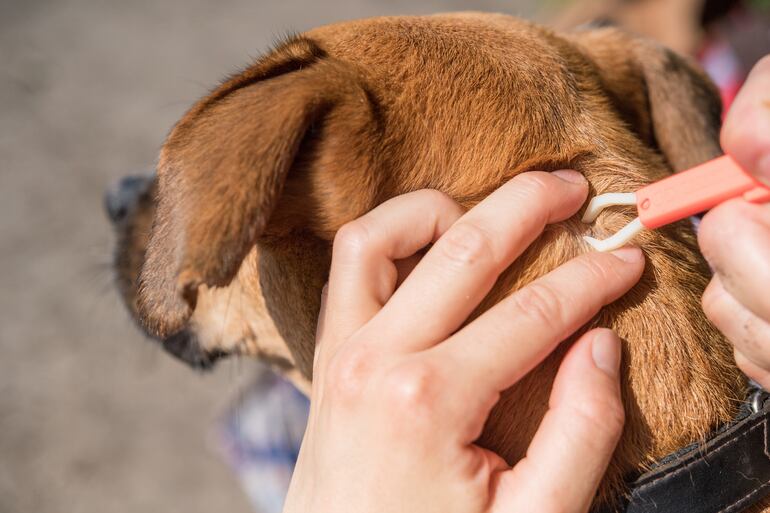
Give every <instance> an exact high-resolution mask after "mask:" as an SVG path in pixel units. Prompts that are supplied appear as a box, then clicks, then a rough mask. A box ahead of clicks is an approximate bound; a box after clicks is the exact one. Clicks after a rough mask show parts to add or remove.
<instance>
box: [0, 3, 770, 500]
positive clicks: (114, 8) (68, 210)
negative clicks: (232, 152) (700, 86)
mask: <svg viewBox="0 0 770 513" xmlns="http://www.w3.org/2000/svg"><path fill="white" fill-rule="evenodd" d="M708 3H709V5H711V7H712V10H711V11H708V10H704V7H703V4H704V2H703V1H702V0H665V2H664V1H661V0H649V1H644V0H639V1H630V0H615V1H613V0H607V1H599V0H597V1H578V2H568V1H566V0H564V1H558V0H551V1H549V2H545V3H544V2H536V1H534V0H531V1H528V0H508V1H502V0H500V1H498V0H479V1H460V0H448V1H439V0H418V1H415V0H409V1H407V0H388V1H386V0H345V1H343V0H333V1H324V2H321V1H312V0H281V1H280V2H266V1H261V0H219V1H215V0H163V1H160V0H135V1H122V2H118V1H112V2H108V1H96V0H48V1H45V0H18V1H14V0H0V513H21V512H24V513H29V512H35V513H49V512H51V513H53V512H57V513H58V512H61V511H67V512H69V513H79V512H99V513H117V512H136V511H164V512H169V513H173V512H177V511H179V512H186V513H197V512H208V511H210V510H212V509H215V510H217V511H228V512H230V513H247V512H251V511H255V508H254V506H253V505H252V504H251V503H250V501H249V499H248V497H247V494H246V493H245V492H244V491H243V489H242V487H241V485H240V483H239V480H238V477H237V474H236V472H234V471H233V470H231V468H229V467H228V465H227V463H226V460H227V457H226V456H225V455H224V454H223V452H225V451H224V450H223V449H222V446H223V444H222V441H221V438H222V436H221V433H222V430H223V427H222V426H227V425H228V422H232V419H236V422H237V419H238V412H237V408H238V407H239V406H238V405H239V404H243V403H244V402H243V401H239V398H242V397H247V396H248V394H249V390H250V389H251V388H252V387H254V386H255V385H254V383H255V379H264V378H263V377H260V378H257V377H256V376H262V373H261V371H260V370H259V369H258V368H257V366H256V364H255V363H254V362H250V361H245V360H236V361H228V362H225V363H223V364H220V365H219V366H218V367H217V368H216V369H215V370H214V372H211V373H206V374H201V373H196V372H194V371H192V370H190V369H189V368H188V367H187V366H185V365H183V364H181V363H178V362H177V361H176V360H174V359H172V358H171V357H169V356H167V355H166V354H164V353H163V352H162V350H161V349H160V348H159V346H158V345H157V344H154V343H152V342H150V341H147V340H145V339H144V338H143V337H142V336H141V335H140V333H139V332H138V330H137V329H136V328H135V327H134V326H133V324H132V322H131V321H130V319H129V317H128V315H127V314H126V313H125V312H124V308H123V305H122V304H121V302H120V300H119V298H118V296H117V294H116V292H115V290H114V287H113V286H112V276H111V271H110V258H111V252H112V247H111V246H112V243H113V238H112V233H111V229H110V226H109V223H108V221H107V220H106V218H105V216H104V215H103V211H102V193H103V190H104V188H105V187H106V186H107V185H108V184H110V183H112V182H114V181H115V180H117V179H118V178H119V177H121V176H123V175H125V174H127V173H135V172H142V171H147V170H151V169H152V167H153V163H154V161H155V158H156V155H157V152H158V149H159V146H160V144H161V142H162V141H163V138H164V136H165V134H166V132H167V131H168V129H169V128H170V126H171V125H172V124H173V123H174V122H175V121H176V120H177V119H178V118H179V117H180V116H181V114H182V113H183V112H184V110H185V109H186V108H187V107H188V106H189V105H190V104H191V103H192V102H193V101H194V100H196V99H197V98H198V97H200V96H202V95H203V94H205V93H206V92H207V90H208V89H209V88H211V87H212V86H214V85H215V84H216V83H217V81H218V80H219V79H220V78H222V77H224V76H225V75H226V74H228V73H230V72H232V71H234V70H235V69H237V68H238V67H239V66H242V65H244V64H246V63H248V62H249V61H250V60H251V59H252V58H253V57H254V56H256V55H258V54H259V53H260V52H261V51H264V50H265V49H267V48H268V46H269V45H270V44H271V43H272V42H274V41H275V40H276V39H277V38H279V37H281V36H283V35H284V34H286V33H287V32H294V31H302V30H304V29H308V28H311V27H313V26H317V25H320V24H324V23H329V22H333V21H338V20H343V19H349V18H359V17H368V16H375V15H383V14H418V13H433V12H441V11H452V10H485V11H497V12H505V13H509V14H516V15H520V16H524V17H528V18H531V19H536V20H539V21H549V22H552V23H554V24H555V25H558V26H562V27H564V26H570V25H575V24H579V23H583V22H586V21H590V20H591V19H594V20H600V21H602V22H609V21H614V22H618V23H622V24H624V25H627V26H629V27H631V28H632V29H633V30H635V31H637V32H642V33H648V34H649V35H651V36H652V37H656V38H658V39H660V40H662V41H664V42H666V43H667V44H670V45H672V46H674V47H675V48H676V49H677V50H679V51H680V52H683V53H689V54H692V55H694V56H696V57H698V58H699V59H700V60H701V61H702V62H703V63H704V65H706V67H707V68H708V69H709V71H710V72H711V73H712V76H714V78H715V79H716V80H717V81H718V82H719V85H720V87H721V88H722V90H723V96H724V98H725V99H726V101H729V100H730V98H731V97H732V95H734V93H735V91H737V88H738V87H739V85H740V82H741V81H742V80H743V77H745V73H746V70H747V69H748V68H749V67H750V65H751V64H752V63H753V62H754V61H755V60H756V59H757V58H758V57H759V56H761V55H762V54H763V53H766V52H768V51H770V29H768V27H770V23H768V21H767V11H766V9H767V4H768V2H767V1H763V0H757V1H754V2H708ZM757 13H759V14H757ZM661 20H665V21H666V23H662V22H661ZM234 405H235V406H234ZM241 477H242V476H241Z"/></svg>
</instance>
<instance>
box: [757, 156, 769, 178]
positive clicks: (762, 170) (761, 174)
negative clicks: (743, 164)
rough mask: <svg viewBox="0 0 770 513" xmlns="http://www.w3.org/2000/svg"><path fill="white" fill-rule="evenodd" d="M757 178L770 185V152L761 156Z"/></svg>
mask: <svg viewBox="0 0 770 513" xmlns="http://www.w3.org/2000/svg"><path fill="white" fill-rule="evenodd" d="M757 178H759V179H760V180H761V181H763V182H764V183H765V184H767V185H770V154H767V155H765V156H764V157H762V158H760V159H759V162H757Z"/></svg>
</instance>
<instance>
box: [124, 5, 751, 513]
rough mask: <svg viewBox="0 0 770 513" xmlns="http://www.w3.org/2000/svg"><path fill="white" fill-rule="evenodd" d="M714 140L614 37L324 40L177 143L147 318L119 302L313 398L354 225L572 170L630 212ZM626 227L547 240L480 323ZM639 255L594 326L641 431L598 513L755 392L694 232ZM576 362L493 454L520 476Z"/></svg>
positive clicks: (703, 106) (456, 31)
mask: <svg viewBox="0 0 770 513" xmlns="http://www.w3.org/2000/svg"><path fill="white" fill-rule="evenodd" d="M719 120H720V106H719V100H718V95H717V92H716V91H715V89H714V88H713V86H712V85H711V83H710V82H709V81H708V79H707V78H705V76H704V75H703V74H702V73H701V72H699V71H697V69H696V68H695V67H693V65H692V64H690V63H689V62H688V61H686V60H685V59H683V58H681V57H679V56H677V55H675V54H673V53H672V52H670V51H667V50H666V49H664V48H662V47H659V46H656V45H655V44H653V43H651V42H649V41H646V40H642V39H638V38H635V37H633V36H630V35H627V34H625V33H623V32H621V31H619V30H616V29H611V28H603V29H594V30H590V29H587V30H583V31H576V32H571V33H560V34H556V33H553V32H551V31H549V30H548V29H545V28H543V27H540V26H537V25H533V24H530V23H527V22H524V21H521V20H519V19H516V18H512V17H508V16H503V15H489V14H477V13H461V14H450V15H437V16H428V17H395V18H376V19H369V20H361V21H353V22H347V23H342V24H337V25H330V26H326V27H321V28H318V29H315V30H312V31H310V32H307V33H305V34H303V35H300V36H297V37H292V38H290V39H289V40H287V41H286V42H284V43H283V44H281V45H279V46H278V47H277V48H275V49H274V50H273V51H271V52H269V53H268V54H267V55H265V56H264V57H262V58H260V59H258V60H257V62H256V63H254V64H253V65H251V66H250V67H248V68H246V69H245V70H244V71H243V72H241V73H238V74H236V75H234V76H233V77H232V78H230V79H228V80H227V81H225V82H224V83H223V84H222V85H221V86H220V87H218V88H217V89H215V90H214V91H213V92H212V93H211V94H210V95H208V96H207V97H206V98H204V99H202V100H201V101H200V102H198V103H197V104H196V105H195V106H193V107H192V108H191V109H190V111H189V112H188V113H187V114H186V115H185V116H184V117H183V118H182V119H181V120H180V121H179V123H178V124H177V125H176V126H175V127H174V129H173V130H172V132H171V133H170V135H169V136H168V139H167V141H166V143H165V144H164V146H163V149H162V151H161V156H160V161H159V165H158V185H157V186H158V192H157V201H158V202H157V211H156V212H155V213H154V225H153V228H152V235H151V238H150V241H149V243H148V245H147V247H146V255H145V256H144V266H143V268H142V271H141V276H140V278H139V290H138V294H137V296H136V301H134V300H133V299H132V298H133V295H132V294H133V293H131V292H129V293H125V292H124V295H126V297H127V299H128V303H129V305H130V307H131V308H132V309H133V311H134V313H135V315H137V316H138V317H139V318H140V319H141V320H142V322H143V323H144V325H145V327H146V329H147V330H148V332H149V333H151V334H153V335H154V336H156V337H158V338H159V339H161V340H168V339H169V338H172V337H175V336H178V334H180V333H185V334H186V335H185V336H186V337H191V336H193V335H194V337H195V339H196V341H197V342H196V343H198V344H199V345H200V346H201V347H202V348H203V349H204V350H211V351H213V350H220V351H226V352H236V353H240V354H254V355H259V356H262V357H267V358H268V359H272V360H273V362H274V363H275V364H276V365H277V367H279V368H280V369H281V370H283V371H287V372H290V373H291V375H292V378H293V379H294V381H295V382H297V383H299V385H300V386H301V387H303V388H304V389H305V390H308V389H309V388H308V387H309V384H310V381H311V379H312V360H313V351H314V334H315V326H316V318H317V313H318V308H319V300H320V291H321V288H322V286H323V284H324V282H325V281H326V279H327V274H328V266H329V262H330V249H331V244H332V241H333V238H334V236H335V233H336V232H337V231H338V230H339V229H340V227H341V226H343V225H344V224H345V223H347V222H349V221H351V220H353V219H355V218H357V217H359V216H360V215H362V214H364V213H365V212H367V211H369V210H371V209H372V208H373V207H374V206H376V205H377V204H379V203H381V202H383V201H385V200H386V199H388V198H391V197H393V196H396V195H398V194H402V193H405V192H408V191H413V190H417V189H424V188H430V189H437V190H439V191H442V192H444V193H446V194H448V195H449V196H451V197H452V198H454V199H455V200H456V201H458V202H459V203H460V204H462V205H463V206H464V207H466V208H471V207H472V206H473V205H475V204H476V203H477V202H478V201H480V200H481V199H482V198H484V197H485V196H486V195H487V194H489V193H490V192H491V191H493V190H494V189H495V188H497V187H499V186H500V185H501V184H502V183H504V182H505V181H506V180H509V179H510V178H512V177H513V176H515V175H516V174H518V173H522V172H525V171H527V170H535V169H539V170H546V171H548V170H555V169H560V168H572V169H577V170H578V171H580V172H582V173H583V174H584V175H585V176H586V178H587V179H588V180H589V182H590V184H591V187H592V193H603V192H619V191H633V190H636V189H638V188H640V187H642V186H643V185H645V184H648V183H650V182H651V181H654V180H656V179H659V178H662V177H664V176H666V175H668V174H669V173H671V172H675V171H680V170H683V169H685V168H687V167H690V166H692V165H694V164H697V163H700V162H702V161H705V160H707V159H708V158H711V157H714V156H716V155H718V154H719V153H720V149H719V145H718V130H719ZM632 217H633V212H630V211H623V210H618V211H612V212H607V213H605V214H603V215H602V216H601V217H600V218H599V220H598V222H597V223H596V224H595V225H593V226H591V227H587V226H584V225H582V224H581V223H580V221H579V215H578V216H575V217H573V218H572V219H570V220H567V221H565V222H563V223H559V224H556V225H553V226H550V227H548V228H547V229H546V231H545V233H544V234H543V235H542V236H541V237H540V238H539V239H538V240H537V241H536V242H535V243H534V244H533V245H532V246H531V248H530V249H529V250H528V251H527V252H525V254H524V255H523V256H522V257H521V258H519V260H518V261H517V262H515V263H514V264H513V265H512V266H511V267H510V268H509V269H507V270H506V271H505V272H504V273H503V274H502V275H501V276H500V278H499V279H498V281H497V283H496V285H495V287H494V288H493V290H492V291H491V292H490V293H489V295H488V296H487V297H486V299H485V300H484V301H483V303H482V304H481V305H480V306H479V308H478V309H477V310H476V312H475V313H474V315H472V316H471V319H472V318H474V317H475V316H477V315H478V314H479V313H480V312H482V311H484V310H485V309H487V308H489V306H491V305H493V304H494V303H496V302H497V301H499V300H500V299H501V298H503V297H504V296H506V295H507V294H509V293H511V292H512V291H514V290H517V289H519V288H521V287H522V286H524V285H525V284H527V283H529V282H531V281H532V280H533V279H535V278H537V277H539V276H542V275H543V274H545V273H547V272H548V271H550V270H552V269H554V268H555V267H557V266H558V265H560V264H562V263H564V262H565V261H567V260H569V259H570V258H573V257H575V256H576V255H578V254H580V253H582V252H584V251H587V247H586V245H585V244H584V243H583V241H582V239H581V236H582V235H584V234H585V233H589V232H592V233H593V234H595V235H597V236H599V237H604V236H606V235H608V234H610V233H612V232H614V231H616V230H617V229H619V228H620V227H621V226H623V225H624V224H625V223H627V222H628V221H629V220H630V219H631V218H632ZM636 242H637V243H638V244H639V245H640V246H641V247H642V249H643V250H644V252H645V254H646V258H647V267H646V270H645V273H644V275H643V277H642V279H641V281H640V282H639V284H638V285H637V286H636V287H635V288H634V289H633V290H632V291H631V292H629V293H628V294H627V295H626V296H624V297H623V298H622V299H620V300H618V301H617V302H615V303H614V304H612V305H610V306H608V307H606V308H604V309H603V310H602V311H601V313H600V314H599V315H598V316H597V317H596V318H595V319H594V320H592V321H591V322H590V323H589V325H588V326H587V328H588V327H593V326H607V327H611V328H612V329H614V330H615V331H616V332H617V333H618V334H619V335H620V336H621V338H623V340H624V349H623V353H624V354H623V384H622V386H623V397H624V403H625V408H626V412H627V421H626V426H625V430H624V433H623V436H622V440H621V442H620V444H619V446H618V449H617V451H616V453H615V456H614V458H613V460H612V463H611V465H610V468H609V470H608V472H607V475H606V477H605V480H604V482H603V484H602V486H601V489H600V492H599V495H598V499H597V500H598V501H599V502H603V501H606V500H609V499H611V498H613V497H614V496H616V495H617V494H619V493H622V492H623V481H624V477H626V476H628V475H629V474H633V473H634V472H639V471H641V470H644V469H645V468H647V467H648V466H649V465H650V464H651V463H652V462H654V461H656V460H657V459H659V458H661V457H662V456H663V455H665V454H667V453H669V452H671V451H674V450H676V449H678V448H681V447H682V446H684V445H687V444H688V443H690V442H693V441H696V440H699V439H702V438H703V437H704V436H705V435H706V434H707V433H709V432H710V431H711V430H713V429H714V428H715V427H716V426H717V425H719V424H721V423H723V422H726V421H729V420H730V419H731V418H732V417H733V415H734V413H735V411H736V409H737V405H738V403H739V402H740V401H741V400H742V398H743V394H744V389H745V381H744V378H742V376H741V374H740V373H739V372H738V370H737V369H736V367H735V364H734V362H733V359H732V349H731V346H730V345H729V344H728V343H727V342H726V341H725V340H724V338H723V337H722V336H721V335H720V334H719V333H718V332H717V331H716V330H715V329H714V328H713V327H712V326H711V325H710V324H709V323H708V321H707V320H706V318H705V316H704V314H703V312H702V310H701V307H700V296H701V294H702V292H703V289H704V287H705V285H706V283H707V282H708V279H709V275H710V272H709V269H708V266H707V265H706V263H705V262H704V260H703V259H702V257H701V256H700V254H699V252H698V249H697V245H696V240H695V236H694V234H693V229H692V226H691V224H690V223H689V222H688V221H683V222H680V223H676V224H674V225H672V226H669V227H666V228H662V229H660V230H656V231H648V232H645V233H644V234H642V235H641V236H639V237H638V239H637V240H636ZM140 246H141V244H140ZM130 250H131V251H134V250H138V249H134V248H130ZM543 322H548V319H543ZM191 334H193V335H191ZM513 343H514V340H512V344H513ZM567 346H568V344H563V346H562V348H560V349H559V350H557V351H556V352H555V353H554V354H553V355H551V356H550V357H549V358H547V359H546V361H545V362H543V364H542V365H540V366H539V367H538V368H537V369H535V370H533V371H532V372H531V373H530V374H529V375H528V376H527V377H526V378H525V379H524V380H522V381H521V382H520V383H518V384H516V385H515V386H513V387H512V388H511V389H509V390H507V391H506V392H505V393H504V394H503V395H502V397H501V399H500V402H499V403H498V405H497V406H496V407H495V409H494V411H493V413H492V416H491V417H490V419H489V422H488V423H487V426H486V429H485V431H484V433H483V435H482V437H481V439H480V441H479V443H480V444H482V445H484V446H486V447H489V448H491V449H494V450H495V451H497V452H499V453H500V454H502V455H503V456H504V457H505V458H506V460H507V461H508V462H509V463H512V464H513V463H515V462H516V461H517V460H518V459H520V458H521V457H522V456H523V455H524V453H525V450H526V447H527V445H528V443H529V440H530V439H531V437H532V434H533V433H534V431H535V430H536V428H537V426H538V424H539V421H540V419H541V418H542V415H543V413H544V411H545V409H546V407H547V398H548V394H549V392H550V385H551V382H552V380H553V377H554V375H555V372H556V369H557V367H558V364H559V362H560V360H561V358H562V357H563V355H564V352H565V350H566V348H567ZM511 350H512V351H515V346H512V347H511Z"/></svg>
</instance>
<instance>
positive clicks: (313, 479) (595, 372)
mask: <svg viewBox="0 0 770 513" xmlns="http://www.w3.org/2000/svg"><path fill="white" fill-rule="evenodd" d="M587 193H588V187H587V183H586V182H585V179H584V178H583V177H582V176H581V175H580V174H578V173H577V172H575V171H558V172H554V173H543V172H531V173H524V174H522V175H519V176H517V177H516V178H514V179H512V180H511V181H509V182H508V183H506V184H505V185H503V186H502V187H501V188H500V189H498V190H497V191H495V192H494V193H492V194H491V195H490V196H488V197H487V198H486V199H484V200H483V201H482V202H481V203H479V204H478V205H477V206H476V207H475V208H473V209H472V210H470V211H469V212H467V213H465V214H464V213H463V211H462V209H461V207H460V206H459V205H458V204H457V203H455V202H454V201H453V200H451V199H450V198H449V197H447V196H445V195H443V194H441V193H439V192H436V191H429V190H423V191H417V192H413V193H410V194H406V195H404V196H400V197H397V198H394V199H391V200H390V201H387V202H385V203H383V204H382V205H380V206H379V207H377V208H376V209H374V210H373V211H371V212H369V213H368V214H366V215H364V216H363V217H361V218H360V219H358V220H356V221H353V222H352V223H350V224H348V225H345V226H344V227H343V228H342V229H341V230H340V231H339V233H338V234H337V237H336V238H335V242H334V250H333V258H332V266H331V273H330V277H329V284H328V288H327V289H325V293H324V298H323V302H322V308H321V314H320V319H319V327H318V333H317V345H316V356H315V363H314V380H313V390H312V397H311V409H310V418H309V422H308V427H307V431H306V433H305V438H304V440H303V443H302V448H301V450H300V454H299V459H298V462H297V466H296V469H295V472H294V476H293V478H292V482H291V486H290V488H289V493H288V497H287V500H286V505H285V507H284V512H285V513H295V512H297V513H306V512H308V511H312V512H314V513H331V512H334V513H343V512H344V513H347V512H355V513H360V512H367V513H378V512H386V511H387V512H394V511H419V512H421V513H429V512H432V511H436V512H441V513H447V512H462V513H470V512H492V511H499V512H502V511H540V512H546V513H547V512H553V511H559V512H570V511H575V512H578V511H587V510H588V508H589V506H590V504H591V501H592V499H593V497H594V495H595V493H596V489H597V486H598V483H599V481H600V479H601V477H602V476H603V474H604V472H605V470H606V467H607V465H608V462H609V460H610V457H611V455H612V452H613V450H614V448H615V445H616V444H617V441H618V439H619V437H620V433H621V431H622V426H623V420H624V414H623V407H622V403H621V400H620V387H619V379H618V374H619V372H618V369H619V363H620V341H619V340H618V338H617V336H615V335H614V334H613V333H612V332H611V331H609V330H606V329H596V330H593V331H591V332H589V333H587V334H585V335H584V336H582V337H581V338H580V339H579V340H578V341H577V342H576V343H575V344H574V345H573V347H572V348H571V349H570V350H569V352H568V354H567V356H566V357H565V359H564V361H563V362H562V364H561V367H560V369H559V372H558V375H557V377H556V381H555V383H554V387H553V390H552V393H551V397H550V402H549V410H548V412H547V414H546V415H545V417H544V419H543V421H542V423H541V425H540V427H539V430H538V432H537V434H536V435H535V437H534V439H533V440H532V442H531V445H530V447H529V450H528V452H527V455H526V457H525V458H524V459H523V460H521V461H519V462H518V463H517V464H516V465H515V466H514V467H513V468H511V467H510V466H508V465H507V464H506V463H505V461H503V459H502V458H500V457H499V456H498V455H497V454H495V453H493V452H491V451H489V450H486V449H483V448H481V447H479V446H477V445H475V444H474V441H475V440H476V439H477V438H478V437H479V435H480V434H481V432H482V429H483V426H484V424H485V422H486V420H487V417H488V415H489V412H490V410H491V409H492V407H493V405H494V404H495V403H496V402H497V400H498V398H499V395H500V392H501V391H503V390H505V389H506V388H508V387H509V386H511V385H512V384H514V383H515V382H516V381H518V380H519V379H521V378H522V376H524V375H525V374H526V373H527V372H529V371H530V370H531V369H532V368H533V367H535V366H536V365H537V364H538V363H539V362H540V361H541V360H543V359H544V358H545V357H546V356H547V355H548V354H549V353H550V352H551V351H552V350H553V349H554V348H555V347H556V346H558V345H559V343H560V342H561V341H563V340H565V339H566V338H568V337H569V336H570V335H571V334H572V333H573V332H575V331H576V330H578V329H579V328H580V327H581V326H582V325H583V324H585V323H586V322H587V321H588V320H590V319H591V318H592V317H593V316H594V315H595V314H596V313H597V312H598V311H599V309H600V308H601V307H602V306H603V305H606V304H608V303H611V302H613V301H614V300H616V299H617V298H619V297H620V296H621V295H623V294H624V293H625V292H626V291H628V290H629V289H630V288H631V287H632V286H633V284H634V283H636V282H637V281H638V279H639V277H640V276H641V273H642V270H643V267H644V258H643V256H642V253H641V251H640V250H639V249H637V248H624V249H621V250H618V251H616V252H614V253H608V254H605V253H598V252H589V253H586V254H585V255H582V256H579V257H577V258H575V259H574V260H571V261H570V262H567V263H566V264H564V265H562V266H561V267H559V268H557V269H556V270H554V271H553V272H551V273H549V274H547V275H546V276H544V277H542V278H540V279H538V280H536V281H535V282H533V283H532V284H530V285H528V286H527V287H525V288H523V289H521V290H519V291H517V292H515V293H513V294H511V295H509V296H508V297H506V298H505V299H503V300H502V301H501V302H500V303H498V304H497V305H495V306H493V307H492V308H490V309H489V310H487V311H486V312H485V313H484V314H482V315H481V316H479V317H478V318H476V319H475V320H474V321H473V322H471V323H469V324H467V325H466V326H464V327H463V326H462V325H463V322H464V321H465V320H466V318H467V317H468V315H469V314H470V313H471V312H472V311H473V309H474V308H475V307H476V306H477V305H478V304H479V302H480V301H481V300H482V298H483V297H484V296H485V295H486V294H487V293H488V292H489V290H490V289H491V288H492V286H493V284H494V283H495V280H496V279H497V277H498V275H499V274H500V273H501V272H502V271H503V270H504V269H505V268H506V267H508V266H509V265H510V264H511V262H513V260H515V259H516V258H517V257H518V256H519V255H520V254H521V253H522V252H523V251H524V250H525V249H526V248H527V246H528V245H529V244H531V243H532V241H533V240H535V238H536V237H537V236H538V235H540V233H541V232H542V231H543V229H544V227H545V225H546V224H548V223H552V222H557V221H560V220H564V219H566V218H568V217H569V216H571V215H572V214H574V213H575V212H576V211H577V210H578V208H579V207H580V205H581V204H582V203H583V202H584V201H585V198H586V196H587ZM429 243H434V245H433V246H432V247H431V249H430V250H429V251H428V252H427V254H426V255H425V256H424V257H423V258H422V259H421V260H419V262H417V257H414V255H415V253H416V252H418V251H419V250H420V249H422V248H423V247H425V246H426V245H428V244H429ZM415 264H416V265H415ZM402 280H403V282H402ZM399 283H401V284H400V286H398V284H399Z"/></svg>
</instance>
